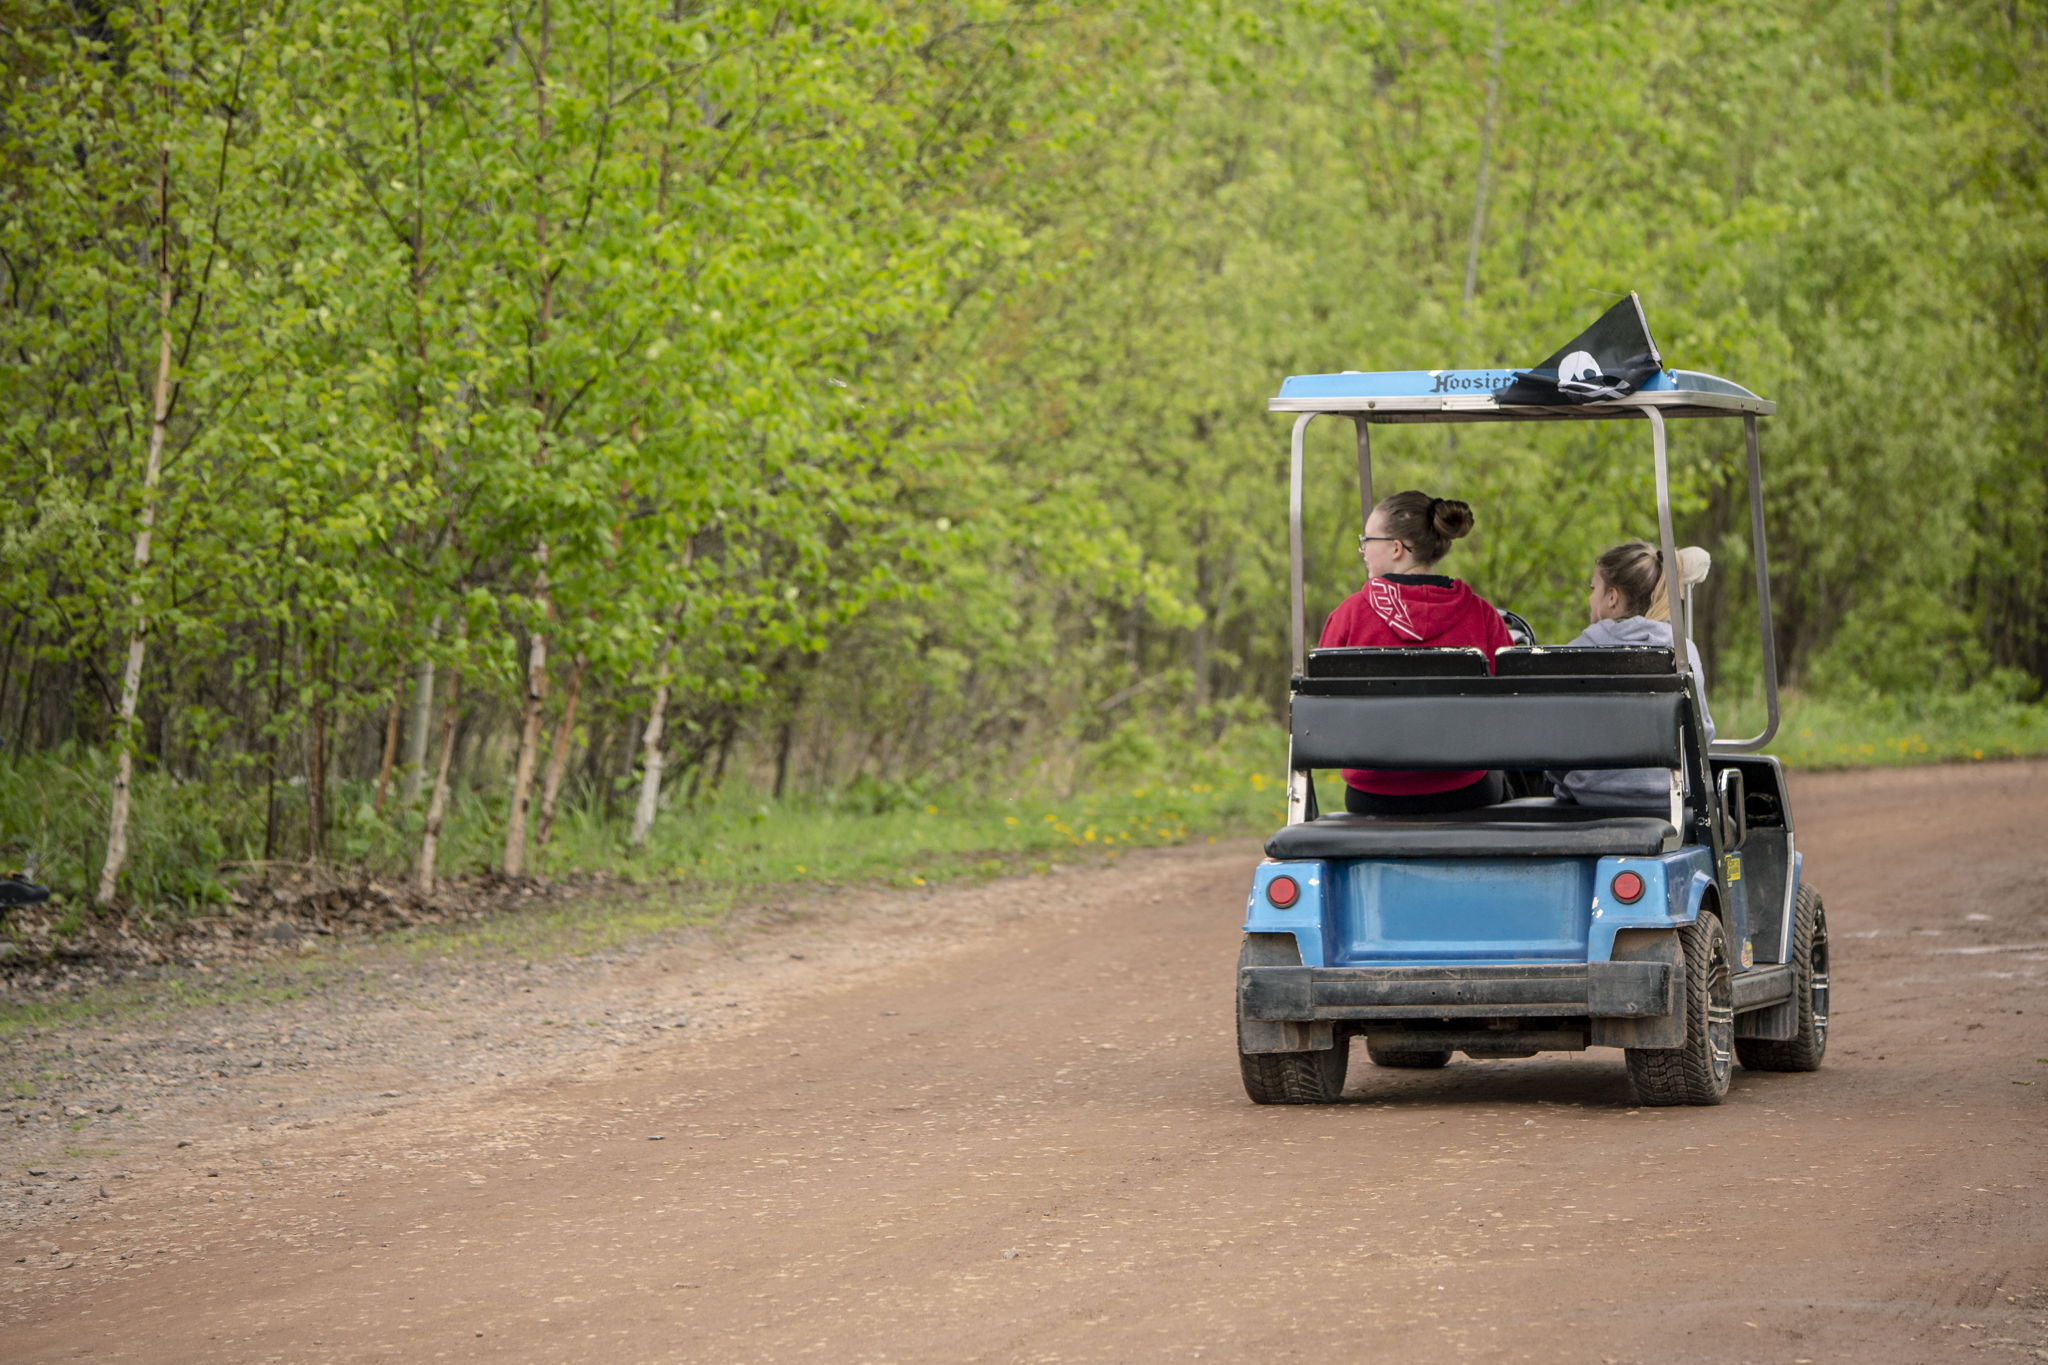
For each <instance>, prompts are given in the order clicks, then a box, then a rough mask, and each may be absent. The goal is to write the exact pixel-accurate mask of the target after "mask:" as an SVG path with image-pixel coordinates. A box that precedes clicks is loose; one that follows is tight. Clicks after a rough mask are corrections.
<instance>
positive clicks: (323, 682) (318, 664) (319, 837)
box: [306, 634, 328, 862]
mask: <svg viewBox="0 0 2048 1365" xmlns="http://www.w3.org/2000/svg"><path fill="white" fill-rule="evenodd" d="M306 644H307V647H306V655H307V658H308V659H309V660H310V661H311V662H312V665H313V714H312V718H311V719H312V729H313V741H312V744H311V746H310V748H309V750H308V752H307V754H306V858H307V860H308V861H309V862H318V861H320V858H321V855H322V854H323V853H325V852H326V848H325V845H326V834H327V678H328V671H327V668H326V663H327V657H326V655H325V654H323V653H322V652H321V645H322V641H321V639H320V637H319V636H318V635H317V634H315V635H312V636H310V637H309V638H308V640H307V642H306Z"/></svg>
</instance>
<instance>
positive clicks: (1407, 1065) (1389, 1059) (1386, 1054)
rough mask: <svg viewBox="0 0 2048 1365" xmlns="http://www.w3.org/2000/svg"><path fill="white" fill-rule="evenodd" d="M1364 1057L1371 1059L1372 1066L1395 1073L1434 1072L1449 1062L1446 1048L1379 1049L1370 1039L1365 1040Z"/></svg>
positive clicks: (1449, 1055) (1448, 1051)
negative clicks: (1385, 1068) (1381, 1067)
mask: <svg viewBox="0 0 2048 1365" xmlns="http://www.w3.org/2000/svg"><path fill="white" fill-rule="evenodd" d="M1365 1055H1366V1056H1368V1057H1370V1058H1372V1064H1373V1065H1374V1066H1384V1067H1389V1068H1391V1069H1393V1070H1395V1071H1434V1070H1436V1069H1437V1068H1438V1067H1440V1066H1445V1065H1447V1064H1449V1062H1450V1060H1451V1054H1450V1050H1449V1049H1448V1048H1396V1047H1379V1046H1376V1045H1375V1044H1374V1043H1373V1042H1372V1040H1370V1039H1367V1040H1366V1044H1365Z"/></svg>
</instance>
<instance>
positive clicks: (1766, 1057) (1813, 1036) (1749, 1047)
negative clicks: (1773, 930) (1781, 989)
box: [1735, 886, 1828, 1071]
mask: <svg viewBox="0 0 2048 1365" xmlns="http://www.w3.org/2000/svg"><path fill="white" fill-rule="evenodd" d="M1792 982H1793V985H1792V1003H1793V1004H1794V1006H1796V1007H1797V1009H1798V1011H1799V1031H1798V1032H1797V1033H1795V1034H1793V1035H1792V1036H1791V1037H1790V1038H1737V1039H1736V1040H1735V1055H1736V1056H1737V1057H1739V1058H1741V1059H1742V1064H1743V1065H1744V1066H1746V1067H1748V1068H1749V1069H1750V1070H1751V1071H1818V1070H1820V1059H1821V1058H1822V1057H1824V1056H1826V1055H1827V1050H1828V916H1827V911H1826V910H1824V909H1822V908H1821V903H1820V892H1818V891H1816V890H1814V889H1813V888H1812V887H1810V886H1802V887H1800V888H1799V900H1798V902H1797V904H1796V905H1795V906H1794V907H1793V911H1792Z"/></svg>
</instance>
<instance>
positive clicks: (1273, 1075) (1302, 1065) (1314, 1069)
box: [1237, 1036, 1351, 1104]
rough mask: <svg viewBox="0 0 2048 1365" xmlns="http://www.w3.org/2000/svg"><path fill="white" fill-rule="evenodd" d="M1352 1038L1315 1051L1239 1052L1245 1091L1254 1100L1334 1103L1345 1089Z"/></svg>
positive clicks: (1258, 1102) (1269, 1102)
mask: <svg viewBox="0 0 2048 1365" xmlns="http://www.w3.org/2000/svg"><path fill="white" fill-rule="evenodd" d="M1350 1051H1351V1040H1350V1039H1349V1038H1348V1037H1343V1036H1340V1037H1339V1038H1338V1039H1337V1044H1336V1046H1334V1047H1327V1048H1317V1049H1316V1050H1315V1051H1313V1052H1240V1053H1238V1054H1237V1065H1238V1069H1239V1070H1240V1071H1241V1072H1242V1073H1243V1074H1244V1093H1245V1094H1247V1095H1249V1096H1250V1097H1251V1101H1252V1103H1253V1104H1333V1103H1335V1102H1336V1100H1337V1097H1338V1096H1340V1095H1342V1094H1343V1093H1344V1071H1345V1065H1346V1063H1347V1062H1348V1060H1349V1057H1348V1056H1347V1054H1348V1053H1349V1052H1350Z"/></svg>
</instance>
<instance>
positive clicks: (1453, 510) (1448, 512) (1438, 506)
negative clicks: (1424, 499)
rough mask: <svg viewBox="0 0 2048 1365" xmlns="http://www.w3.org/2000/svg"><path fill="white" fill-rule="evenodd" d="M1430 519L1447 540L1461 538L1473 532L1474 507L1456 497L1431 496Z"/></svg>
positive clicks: (1439, 533)
mask: <svg viewBox="0 0 2048 1365" xmlns="http://www.w3.org/2000/svg"><path fill="white" fill-rule="evenodd" d="M1429 520H1430V524H1431V525H1433V526H1434V527H1435V528H1436V533H1437V534H1438V535H1440V536H1442V537H1443V538H1444V539H1445V540H1460V539H1463V538H1464V537H1465V536H1468V535H1470V534H1471V533H1472V508H1471V506H1470V505H1469V504H1466V503H1462V502H1460V501H1458V500H1457V499H1456V498H1431V499H1430V500H1429Z"/></svg>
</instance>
